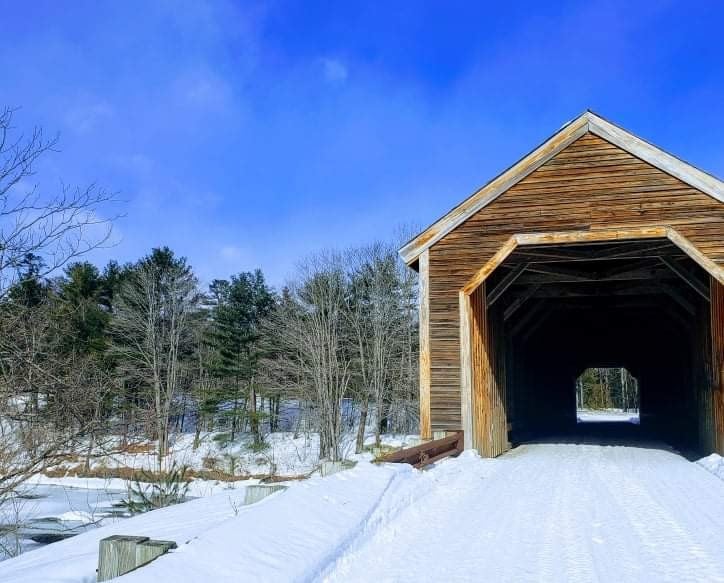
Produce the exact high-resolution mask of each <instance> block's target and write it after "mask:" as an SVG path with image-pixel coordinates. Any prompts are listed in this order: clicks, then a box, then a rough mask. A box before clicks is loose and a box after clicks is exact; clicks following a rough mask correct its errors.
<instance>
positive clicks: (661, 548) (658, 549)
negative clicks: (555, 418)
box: [320, 444, 724, 583]
mask: <svg viewBox="0 0 724 583" xmlns="http://www.w3.org/2000/svg"><path fill="white" fill-rule="evenodd" d="M485 463H490V464H492V467H494V468H495V471H494V472H488V473H487V474H484V473H483V472H480V473H477V471H478V470H477V468H476V464H479V465H481V466H482V465H483V464H485ZM417 478H419V480H418V481H417V485H416V486H412V485H410V484H408V485H407V486H404V487H402V488H400V489H399V490H393V489H390V491H389V492H388V493H387V494H386V496H385V498H386V499H385V500H384V501H383V502H382V503H381V504H380V506H379V507H378V509H377V510H376V511H375V516H374V517H373V520H372V524H370V526H369V528H367V529H365V531H364V533H363V534H361V535H360V536H358V537H357V538H356V539H355V540H354V541H353V543H352V544H351V545H350V546H349V547H348V550H347V552H345V553H344V554H343V555H342V556H340V557H338V559H337V560H336V561H335V562H334V563H332V564H330V565H329V567H328V569H326V570H325V572H324V574H323V575H322V576H321V577H320V580H323V581H329V582H330V583H332V582H335V581H345V583H347V582H349V583H351V582H354V581H376V582H377V583H381V582H385V581H390V582H392V581H395V582H397V581H420V580H435V581H446V582H452V581H479V580H483V581H495V582H506V581H510V582H516V583H522V582H526V581H531V582H533V581H535V582H538V581H548V582H559V581H575V582H576V583H578V582H585V581H612V582H614V581H615V582H616V583H619V582H622V581H724V553H722V552H721V540H722V538H724V483H722V482H720V481H718V480H716V479H715V478H714V477H713V476H709V475H708V474H706V472H703V471H702V470H701V469H700V468H698V467H696V466H695V465H694V464H691V463H690V462H687V461H686V460H684V459H683V458H681V457H679V456H676V455H675V454H673V453H671V452H662V451H660V450H656V449H644V448H630V447H620V446H618V447H610V446H609V447H606V446H595V445H572V444H538V445H529V446H523V447H520V448H518V449H517V450H515V451H514V452H513V454H512V455H505V456H503V457H501V458H499V459H497V460H493V461H492V462H490V461H487V460H474V459H472V458H470V457H468V458H466V459H462V460H451V461H450V462H446V463H445V464H441V465H440V467H439V468H435V469H433V470H431V471H430V472H429V474H422V475H420V476H417ZM425 480H429V481H431V482H432V484H427V486H425V484H426V482H425ZM428 486H429V487H428ZM406 488H410V489H409V490H407V489H406ZM687 492H691V493H692V494H693V495H694V496H695V497H696V500H694V501H691V500H689V499H688V498H687ZM702 506H703V508H702ZM699 525H702V528H699Z"/></svg>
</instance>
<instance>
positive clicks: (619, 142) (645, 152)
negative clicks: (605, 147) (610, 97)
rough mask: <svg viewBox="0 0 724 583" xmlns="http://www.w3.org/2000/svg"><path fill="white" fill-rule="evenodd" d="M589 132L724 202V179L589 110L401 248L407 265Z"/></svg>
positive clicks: (400, 252) (400, 251)
mask: <svg viewBox="0 0 724 583" xmlns="http://www.w3.org/2000/svg"><path fill="white" fill-rule="evenodd" d="M588 132H590V133H592V134H594V135H597V136H599V137H601V138H603V139H604V140H607V141H609V142H611V143H612V144H614V145H616V146H618V147H619V148H621V149H623V150H625V151H627V152H629V153H630V154H632V155H634V156H636V157H637V158H640V159H641V160H643V161H645V162H648V163H649V164H651V165H652V166H655V167H656V168H658V169H660V170H663V171H664V172H666V173H667V174H670V175H672V176H675V177H676V178H678V179H679V180H681V181H683V182H685V183H686V184H688V185H690V186H692V187H694V188H696V189H697V190H700V191H701V192H703V193H705V194H708V195H709V196H711V197H713V198H715V199H716V200H718V201H719V202H722V203H724V182H722V181H721V180H719V179H718V178H716V177H715V176H712V175H711V174H707V173H706V172H703V171H702V170H699V169H698V168H696V167H694V166H692V165H691V164H689V163H687V162H684V161H683V160H681V159H679V158H677V157H676V156H673V155H671V154H669V153H667V152H665V151H664V150H662V149H661V148H658V147H656V146H654V145H653V144H650V143H649V142H647V141H645V140H642V139H641V138H639V137H637V136H635V135H634V134H632V133H631V132H628V131H626V130H625V129H623V128H621V127H619V126H617V125H615V124H613V123H611V122H609V121H607V120H605V119H604V118H602V117H601V116H599V115H597V114H595V113H593V112H592V111H586V112H584V113H583V114H581V115H580V116H578V117H577V118H576V119H574V120H573V121H571V122H569V123H567V124H566V125H564V126H563V127H562V128H561V129H560V130H558V132H556V133H555V134H554V135H553V136H551V137H550V138H548V139H547V140H546V141H545V142H543V143H542V144H541V145H540V146H538V147H537V148H536V149H535V150H533V151H532V152H530V153H529V154H528V155H526V156H524V157H523V158H521V159H520V160H519V161H518V162H516V163H515V164H514V165H513V166H511V167H510V168H508V169H507V170H505V171H504V172H503V173H502V174H499V175H498V176H497V177H496V178H494V179H493V180H491V181H490V182H488V183H487V184H486V185H485V186H483V187H482V188H480V189H478V190H477V191H476V192H474V193H473V194H472V195H471V196H470V197H468V198H467V199H466V200H464V201H463V202H462V203H460V204H459V205H458V206H456V207H455V208H453V209H452V210H451V211H450V212H448V213H447V214H446V215H445V216H443V217H442V218H440V219H438V220H437V221H436V222H435V223H433V224H432V225H431V226H429V227H428V228H427V229H425V230H424V231H423V232H422V233H420V234H419V235H417V236H416V237H414V238H413V239H411V240H410V241H409V242H407V243H406V244H405V245H404V246H403V247H402V248H401V249H400V250H399V254H400V257H402V259H403V260H404V261H405V263H407V264H408V265H409V264H411V263H413V262H414V261H415V260H416V259H417V258H418V257H419V256H420V254H421V253H422V252H423V251H425V250H426V249H428V248H430V247H431V246H432V245H434V244H435V243H436V242H437V241H439V240H440V239H442V238H443V237H444V236H445V235H447V234H448V233H449V232H450V231H452V230H453V229H455V228H456V227H457V226H458V225H460V224H461V223H463V222H465V221H466V220H467V219H468V218H469V217H470V216H472V215H473V214H475V213H476V212H478V211H479V210H480V209H482V208H484V207H485V206H487V205H488V204H490V203H491V202H493V201H494V200H495V199H496V198H498V196H500V195H501V194H503V193H504V192H505V191H507V190H508V189H509V188H511V187H512V186H513V185H515V184H516V183H518V182H519V181H521V180H523V178H525V177H526V176H528V175H529V174H530V173H531V172H533V171H534V170H536V169H537V168H539V167H540V166H542V165H543V164H545V163H546V162H547V161H548V160H550V159H551V158H553V157H554V156H555V155H556V154H558V153H559V152H560V151H561V150H563V149H564V148H566V147H568V146H569V145H570V144H572V143H573V142H575V141H576V140H577V139H578V138H580V137H581V136H582V135H584V134H586V133H588Z"/></svg>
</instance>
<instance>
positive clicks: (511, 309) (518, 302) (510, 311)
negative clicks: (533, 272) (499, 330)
mask: <svg viewBox="0 0 724 583" xmlns="http://www.w3.org/2000/svg"><path fill="white" fill-rule="evenodd" d="M538 288H540V285H532V286H530V287H528V288H527V289H526V290H525V292H524V293H523V295H521V296H518V297H517V298H516V299H515V301H514V302H513V303H512V304H510V305H509V306H508V307H507V308H505V311H504V312H503V320H504V321H506V322H507V321H508V320H509V319H510V318H511V317H512V316H513V315H514V314H515V313H516V312H517V311H518V310H519V309H520V308H521V307H522V306H523V304H525V302H527V301H528V300H529V299H530V298H532V297H533V295H534V294H535V292H537V291H538Z"/></svg>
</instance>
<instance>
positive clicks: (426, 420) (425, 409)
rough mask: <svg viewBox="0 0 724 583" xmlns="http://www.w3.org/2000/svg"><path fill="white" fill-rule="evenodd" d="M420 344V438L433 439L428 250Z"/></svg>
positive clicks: (422, 276)
mask: <svg viewBox="0 0 724 583" xmlns="http://www.w3.org/2000/svg"><path fill="white" fill-rule="evenodd" d="M419 269H420V271H419V273H420V275H419V278H418V281H419V286H420V288H419V292H420V293H419V298H420V299H419V301H420V306H419V309H420V316H419V342H420V437H421V438H422V439H430V438H431V437H432V418H431V403H430V395H431V389H432V361H431V352H430V251H429V250H428V249H426V250H425V251H424V252H423V253H422V255H420V260H419Z"/></svg>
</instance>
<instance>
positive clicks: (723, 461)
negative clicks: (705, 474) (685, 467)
mask: <svg viewBox="0 0 724 583" xmlns="http://www.w3.org/2000/svg"><path fill="white" fill-rule="evenodd" d="M696 463H698V464H699V465H700V466H703V467H704V468H706V469H707V470H708V471H710V472H711V473H712V474H714V475H715V476H717V477H719V478H721V479H722V480H724V457H722V456H720V455H719V454H717V453H713V454H711V455H708V456H706V457H705V458H701V459H700V460H699V461H697V462H696Z"/></svg>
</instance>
